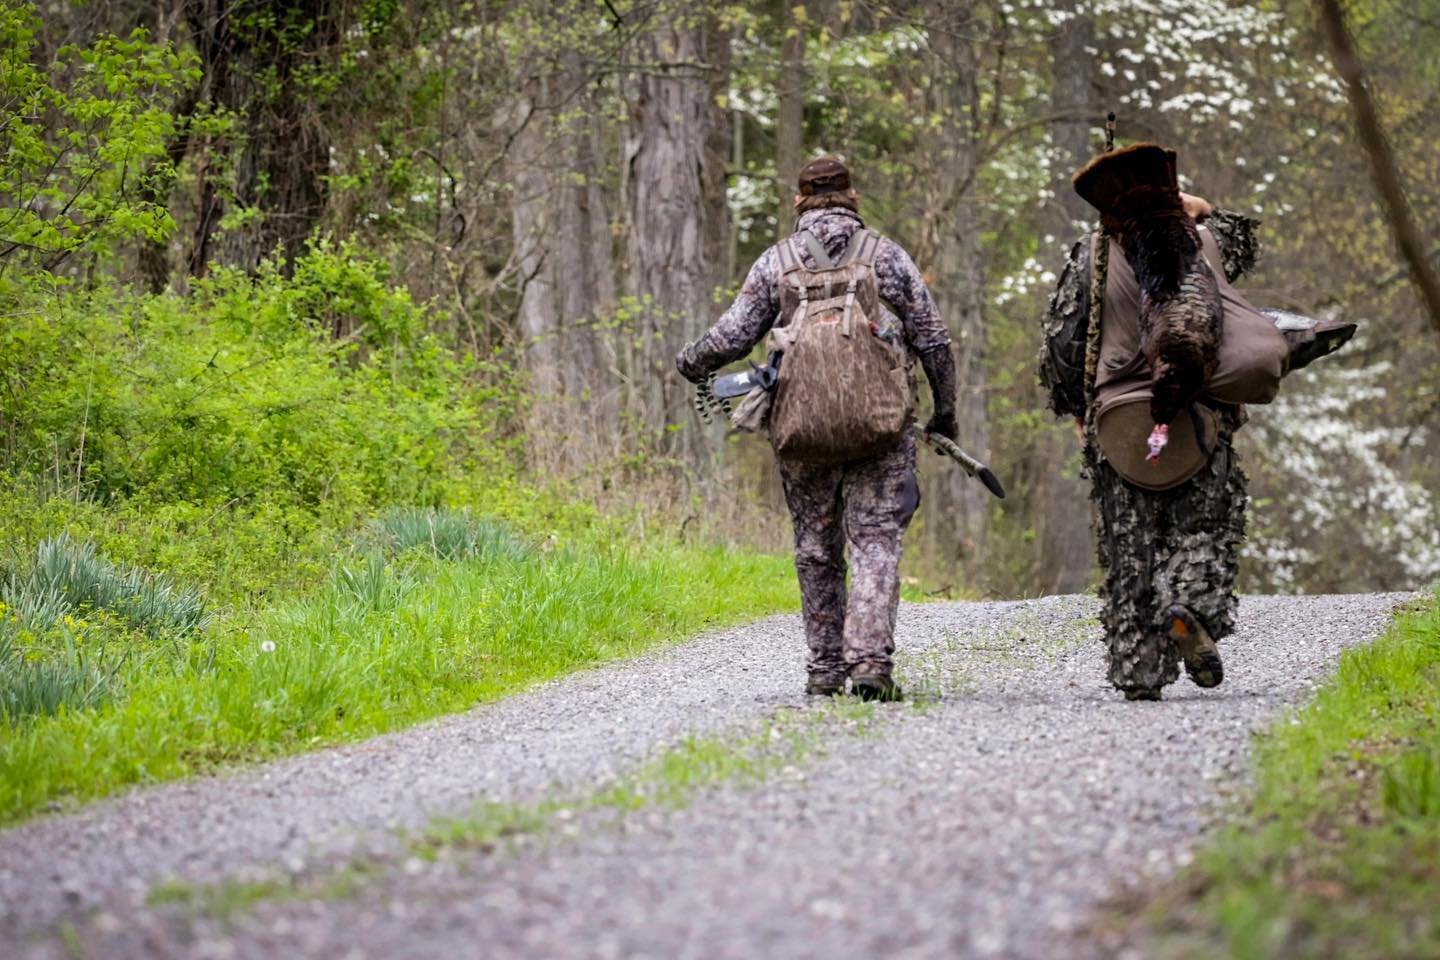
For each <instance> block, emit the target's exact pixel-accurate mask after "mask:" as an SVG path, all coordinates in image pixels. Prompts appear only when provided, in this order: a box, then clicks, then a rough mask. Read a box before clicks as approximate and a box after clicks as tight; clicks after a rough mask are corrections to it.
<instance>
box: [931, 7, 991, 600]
mask: <svg viewBox="0 0 1440 960" xmlns="http://www.w3.org/2000/svg"><path fill="white" fill-rule="evenodd" d="M930 28H931V29H930V43H931V46H932V50H933V52H934V55H935V62H936V65H937V73H938V76H937V78H936V79H937V98H938V100H937V102H938V105H939V108H940V114H941V117H942V123H941V125H940V127H939V130H938V135H939V138H940V139H939V141H938V142H937V143H936V145H935V149H936V155H937V156H938V157H939V158H940V160H939V164H940V181H941V183H942V184H944V185H945V187H946V188H947V192H948V188H949V187H950V186H952V185H958V191H957V192H954V193H952V194H950V195H949V196H947V197H946V199H945V200H944V201H943V202H942V204H941V207H940V209H937V210H934V211H931V215H932V216H934V217H936V218H937V221H938V223H937V227H938V236H937V237H936V243H935V249H936V250H937V256H936V263H935V270H936V274H935V280H934V284H933V287H934V293H935V299H936V302H937V303H938V305H939V307H940V311H941V313H942V314H943V315H944V316H945V318H946V321H947V322H948V324H949V326H950V333H951V336H952V337H953V338H954V340H955V346H956V352H957V356H956V381H957V383H958V385H959V395H958V397H957V406H956V417H957V420H958V423H959V428H960V432H959V436H958V437H957V438H956V439H957V441H958V442H959V444H960V446H961V447H962V448H964V449H965V450H966V451H968V452H969V453H971V454H972V455H974V456H976V457H979V458H980V459H982V460H988V459H989V456H990V450H989V447H990V423H989V416H988V413H987V410H986V393H987V376H986V359H985V358H986V344H985V253H984V250H983V249H982V247H981V244H980V233H981V229H982V222H981V210H980V199H979V197H978V195H977V192H976V189H975V184H976V174H977V169H978V165H979V162H980V157H979V144H978V142H977V137H978V126H979V121H978V116H977V114H978V111H979V109H980V103H979V91H978V88H977V86H976V83H977V73H978V69H979V62H978V60H979V58H978V54H977V52H976V50H975V46H974V41H973V40H972V39H971V37H970V33H971V32H972V27H971V21H970V19H969V13H968V11H967V12H961V13H959V14H958V15H956V14H952V15H949V16H947V15H945V14H933V15H932V20H931V22H930ZM925 487H926V490H925V494H926V496H927V498H928V500H929V504H928V512H927V515H926V521H925V529H926V531H927V533H928V535H929V536H930V537H931V538H932V544H933V546H934V548H935V549H936V552H937V555H938V556H940V557H941V558H943V559H944V560H946V561H947V562H949V563H952V564H954V565H955V567H956V569H957V573H958V574H959V575H960V576H961V578H962V580H963V582H964V583H966V584H968V585H972V586H980V585H982V584H983V582H984V579H985V570H986V565H985V564H986V557H987V553H988V546H989V545H988V542H987V538H988V534H989V520H990V502H989V494H988V493H987V492H986V490H985V488H984V487H983V486H982V485H981V484H979V483H977V482H976V481H974V480H972V479H971V478H969V477H968V476H966V475H965V474H964V473H963V472H962V471H959V470H934V471H931V472H930V474H929V476H928V478H927V481H926V483H925Z"/></svg>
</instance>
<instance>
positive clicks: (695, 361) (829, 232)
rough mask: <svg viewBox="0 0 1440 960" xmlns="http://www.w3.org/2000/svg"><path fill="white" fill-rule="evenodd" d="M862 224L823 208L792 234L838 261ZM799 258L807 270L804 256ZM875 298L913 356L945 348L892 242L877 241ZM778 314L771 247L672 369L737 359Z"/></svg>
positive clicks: (910, 267)
mask: <svg viewBox="0 0 1440 960" xmlns="http://www.w3.org/2000/svg"><path fill="white" fill-rule="evenodd" d="M864 225H865V223H864V221H863V220H861V219H860V216H859V214H856V213H853V212H852V211H850V210H847V209H845V208H844V207H823V208H821V209H819V210H810V211H807V212H805V213H803V214H801V215H800V219H799V220H798V221H797V222H796V224H795V231H796V232H797V233H799V232H800V231H802V230H808V231H810V232H811V233H812V234H814V235H815V238H816V239H818V240H819V241H820V243H821V244H822V245H823V246H824V247H825V250H826V252H828V253H829V254H830V255H831V256H832V257H839V256H840V255H841V253H842V252H843V251H844V250H845V247H846V245H847V244H848V243H849V242H850V237H851V236H852V235H853V234H854V233H855V231H856V230H859V229H860V228H861V227H863V226H864ZM801 258H802V260H803V262H804V263H805V265H806V266H807V267H809V268H812V269H813V268H814V267H815V261H814V259H813V258H812V257H811V256H810V254H809V252H808V251H806V252H803V253H802V254H801ZM875 279H876V283H877V285H878V286H879V288H880V299H881V300H883V301H885V304H886V306H888V307H889V308H890V309H892V310H894V311H895V313H896V314H897V315H898V316H899V318H900V322H901V326H902V328H903V329H904V332H905V341H906V343H907V344H908V345H909V347H910V349H912V350H913V351H915V352H916V353H917V354H924V353H926V352H927V351H930V350H934V349H936V348H938V347H944V348H948V347H949V345H950V331H949V330H948V329H947V328H946V327H945V323H944V321H942V320H941V319H940V311H939V309H938V308H937V307H936V306H935V298H934V297H932V296H931V295H930V288H929V287H927V286H926V285H925V279H924V278H923V277H922V276H921V275H920V271H919V270H918V269H917V268H916V266H915V262H914V261H913V260H911V259H910V255H909V254H908V253H906V252H905V250H904V248H902V247H901V246H900V245H899V244H898V243H895V242H894V241H893V240H890V239H882V240H881V241H880V249H879V250H878V251H877V252H876V255H875ZM779 315H780V258H779V254H778V253H777V252H776V249H775V247H771V248H770V249H768V250H766V251H765V252H764V253H762V254H761V255H760V259H758V260H756V261H755V265H754V266H753V267H751V268H750V273H749V275H748V276H747V277H746V278H745V285H744V286H743V287H741V288H740V294H739V296H737V297H736V298H735V302H734V303H732V304H731V305H730V309H729V310H726V311H725V313H724V315H723V316H721V317H720V319H719V320H718V321H716V323H715V325H714V326H713V327H711V328H710V329H709V330H708V331H706V332H705V333H704V334H703V335H702V336H701V337H700V339H699V340H696V341H695V342H694V343H692V344H690V345H689V346H687V347H686V348H685V349H684V350H682V351H680V355H679V356H678V357H677V358H676V360H675V362H676V366H677V367H679V369H680V372H681V373H682V374H684V375H685V376H687V377H691V376H692V375H696V376H703V375H704V374H706V373H711V372H713V371H715V370H718V369H720V368H721V367H723V366H725V365H726V364H727V363H733V362H735V361H736V360H739V359H741V358H743V357H744V356H745V355H746V354H748V353H749V352H750V350H751V349H752V348H753V347H754V346H755V345H756V344H757V343H759V342H760V341H761V339H763V338H764V336H765V334H766V333H768V332H769V331H770V328H771V327H772V326H773V325H774V323H775V320H776V318H777V317H778V316H779Z"/></svg>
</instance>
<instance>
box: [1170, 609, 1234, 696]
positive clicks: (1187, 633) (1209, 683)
mask: <svg viewBox="0 0 1440 960" xmlns="http://www.w3.org/2000/svg"><path fill="white" fill-rule="evenodd" d="M1170 637H1171V639H1173V640H1174V641H1175V643H1176V644H1177V645H1178V646H1179V647H1180V657H1181V659H1182V660H1183V661H1184V662H1185V674H1186V676H1188V677H1189V678H1190V679H1191V681H1192V682H1193V683H1194V684H1195V686H1197V687H1201V688H1202V689H1205V690H1209V689H1211V688H1213V687H1218V686H1220V684H1221V683H1222V682H1223V681H1224V679H1225V664H1224V663H1223V662H1222V661H1221V660H1220V651H1219V650H1217V649H1216V648H1215V641H1214V640H1212V639H1210V634H1209V632H1208V631H1207V630H1206V629H1205V627H1204V626H1203V625H1202V624H1201V623H1200V621H1198V620H1196V619H1195V615H1194V614H1193V613H1191V612H1190V611H1189V610H1187V609H1185V608H1184V607H1182V606H1179V605H1178V604H1177V605H1176V606H1173V607H1171V608H1170Z"/></svg>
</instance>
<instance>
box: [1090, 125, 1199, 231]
mask: <svg viewBox="0 0 1440 960" xmlns="http://www.w3.org/2000/svg"><path fill="white" fill-rule="evenodd" d="M1072 182H1073V183H1074V186H1075V192H1076V193H1078V194H1079V195H1080V197H1081V199H1083V200H1084V201H1085V202H1086V203H1088V204H1090V206H1092V207H1094V208H1095V209H1096V210H1098V211H1100V216H1101V217H1102V218H1104V219H1105V220H1107V221H1109V222H1112V223H1115V224H1119V223H1121V222H1123V221H1126V220H1132V219H1134V218H1136V217H1146V216H1153V215H1155V214H1165V213H1176V212H1178V213H1181V214H1182V215H1183V213H1184V207H1183V206H1182V205H1181V203H1180V187H1179V184H1178V182H1177V181H1176V179H1175V151H1174V150H1166V149H1165V148H1164V147H1161V146H1159V145H1157V144H1154V143H1137V144H1134V145H1133V146H1129V147H1125V148H1123V149H1121V150H1112V151H1110V152H1109V153H1102V154H1101V155H1100V156H1098V157H1096V158H1095V159H1093V160H1091V161H1090V162H1089V163H1087V164H1086V165H1085V166H1084V167H1083V168H1081V169H1080V171H1079V172H1078V173H1076V174H1075V176H1074V178H1073V180H1072Z"/></svg>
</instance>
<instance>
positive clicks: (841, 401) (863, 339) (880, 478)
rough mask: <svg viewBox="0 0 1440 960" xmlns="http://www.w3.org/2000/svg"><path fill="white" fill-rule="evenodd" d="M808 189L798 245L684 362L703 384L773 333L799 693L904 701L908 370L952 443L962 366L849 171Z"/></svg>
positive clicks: (759, 274)
mask: <svg viewBox="0 0 1440 960" xmlns="http://www.w3.org/2000/svg"><path fill="white" fill-rule="evenodd" d="M799 190H800V192H799V194H798V195H797V196H796V197H795V210H796V213H797V214H799V219H798V220H797V221H796V224H795V233H794V235H793V236H791V237H788V238H787V239H785V240H782V241H781V242H780V243H778V244H776V245H775V246H773V247H771V248H769V249H768V250H766V251H765V252H764V253H763V254H762V255H761V256H760V258H759V259H758V260H757V261H756V262H755V265H754V266H753V267H751V268H750V273H749V275H748V276H747V277H746V279H745V285H744V286H743V287H742V288H741V290H740V294H739V296H737V297H736V298H735V302H734V303H733V304H732V305H731V306H730V309H729V310H727V311H726V312H725V314H724V315H723V316H722V317H721V318H720V319H719V321H717V322H716V324H715V325H714V326H713V327H712V328H711V329H710V330H709V331H708V332H706V333H705V334H704V335H703V336H701V337H700V338H699V339H698V340H696V341H695V342H694V343H693V344H690V345H689V346H687V347H685V349H683V350H681V351H680V354H679V356H677V357H676V359H675V365H676V367H677V368H678V369H679V371H680V373H681V374H682V375H683V376H684V377H685V378H686V379H688V380H690V381H692V382H694V383H697V384H703V383H706V382H707V381H708V379H709V377H710V376H711V375H712V374H713V373H714V372H715V371H716V370H718V369H720V368H721V367H723V366H724V365H726V364H727V363H732V362H734V361H736V360H739V359H741V358H743V357H745V356H746V355H747V354H749V352H750V351H751V349H753V348H754V347H755V345H756V344H758V343H759V342H760V341H761V339H762V338H764V337H765V335H766V334H767V333H769V334H770V340H771V348H772V353H778V354H783V362H782V363H781V365H780V367H779V371H780V376H779V381H778V384H777V385H776V387H775V392H774V397H773V408H772V409H771V410H770V411H769V416H768V426H769V431H770V439H771V443H772V445H773V446H774V448H775V453H776V459H777V462H778V464H779V468H780V477H781V480H782V482H783V484H784V488H785V501H786V504H787V505H788V506H789V508H790V515H791V518H792V520H793V521H794V524H795V570H796V573H797V574H798V575H799V580H800V595H801V600H802V608H803V612H804V619H805V637H806V641H807V643H808V644H809V648H810V654H809V661H808V664H807V670H808V680H807V683H806V686H805V690H806V692H807V693H809V694H815V695H822V696H823V695H834V694H839V693H842V692H843V691H844V690H845V683H846V681H847V680H848V681H849V683H850V688H851V691H852V692H853V693H855V694H856V695H858V696H860V697H862V698H864V699H867V700H897V699H899V698H900V696H901V691H900V687H899V686H898V685H897V684H896V683H895V681H894V679H893V677H892V675H891V667H892V661H891V658H892V654H893V653H894V650H895V612H896V607H897V605H898V604H899V600H900V572H899V566H900V538H901V535H902V534H903V533H904V532H905V528H906V527H907V526H908V525H909V523H910V518H911V517H912V516H913V515H914V513H915V509H916V507H918V506H919V502H920V489H919V486H918V484H917V482H916V477H915V444H916V440H915V435H914V431H913V429H912V422H913V416H914V413H913V410H914V392H913V388H912V386H911V382H910V368H911V364H910V358H911V357H918V358H919V361H920V364H921V366H922V367H923V368H924V371H925V376H926V378H927V379H928V380H929V383H930V392H931V395H932V396H933V398H934V411H935V412H934V415H933V416H932V417H931V419H930V421H929V423H928V424H927V426H926V430H927V431H928V432H930V433H934V434H939V435H942V436H945V437H947V438H949V439H952V440H953V439H954V438H955V433H956V424H955V359H954V357H953V356H952V355H951V352H950V334H949V331H948V330H947V329H946V327H945V324H944V323H943V322H942V321H941V319H940V313H939V310H938V309H936V306H935V300H934V298H933V297H931V295H930V291H929V289H928V288H927V287H926V285H925V281H924V279H923V278H922V277H921V275H920V271H919V270H917V269H916V267H915V263H914V261H912V260H911V258H910V255H909V254H907V253H906V252H905V251H904V250H903V249H902V248H901V247H900V246H899V245H898V244H896V243H895V242H894V241H892V240H889V239H887V238H885V237H882V236H880V235H879V234H877V233H875V232H874V231H871V230H868V229H866V227H865V222H864V221H863V220H862V219H861V218H860V213H859V195H858V194H857V193H856V191H855V189H854V188H853V187H852V186H851V183H850V171H849V169H847V167H846V166H845V164H844V163H843V162H842V161H841V160H839V159H837V158H835V157H822V158H821V159H819V160H815V161H814V162H812V163H810V164H808V165H807V166H806V167H805V168H804V169H802V170H801V171H800V177H799ZM882 304H883V305H884V306H883V307H882ZM887 308H888V313H887ZM890 313H893V314H894V316H896V317H898V318H899V324H900V325H899V328H898V330H897V329H896V328H895V327H894V326H893V325H892V323H891V322H890V320H889V314H890ZM847 547H848V548H849V555H850V564H851V567H852V576H851V582H850V589H849V591H848V593H847V591H846V586H845V572H846V548H847Z"/></svg>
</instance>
